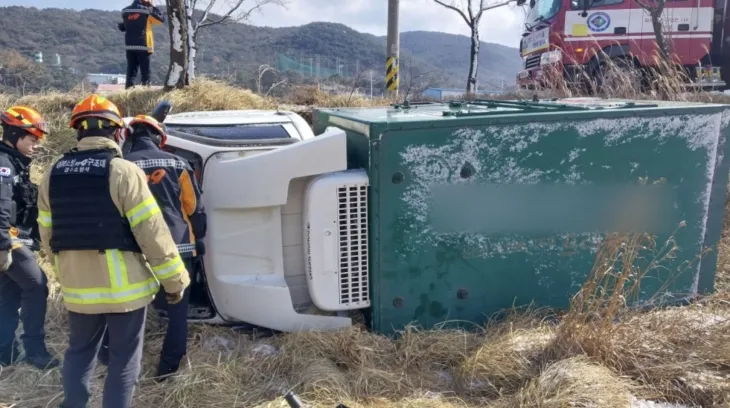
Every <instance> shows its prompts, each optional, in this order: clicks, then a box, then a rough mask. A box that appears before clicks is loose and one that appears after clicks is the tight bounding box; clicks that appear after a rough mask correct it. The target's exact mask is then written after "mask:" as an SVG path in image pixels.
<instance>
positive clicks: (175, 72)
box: [165, 0, 188, 90]
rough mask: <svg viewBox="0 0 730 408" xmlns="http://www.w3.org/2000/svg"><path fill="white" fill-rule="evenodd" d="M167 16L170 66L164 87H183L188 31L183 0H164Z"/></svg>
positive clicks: (169, 88) (186, 69) (186, 68)
mask: <svg viewBox="0 0 730 408" xmlns="http://www.w3.org/2000/svg"><path fill="white" fill-rule="evenodd" d="M166 3H167V18H168V20H169V21H170V24H169V27H170V67H169V68H168V70H167V78H166V79H165V89H166V90H171V89H174V88H183V87H185V85H186V81H185V79H186V74H187V71H188V53H187V51H188V33H187V31H188V30H187V26H186V24H185V21H186V15H185V0H166Z"/></svg>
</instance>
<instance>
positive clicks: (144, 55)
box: [125, 51, 152, 89]
mask: <svg viewBox="0 0 730 408" xmlns="http://www.w3.org/2000/svg"><path fill="white" fill-rule="evenodd" d="M151 56H152V55H151V54H150V53H148V52H147V51H127V83H126V84H125V88H127V89H129V88H131V87H133V86H134V80H135V79H136V78H137V72H138V71H142V85H149V84H150V58H151Z"/></svg>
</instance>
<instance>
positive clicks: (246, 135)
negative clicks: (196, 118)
mask: <svg viewBox="0 0 730 408" xmlns="http://www.w3.org/2000/svg"><path fill="white" fill-rule="evenodd" d="M167 129H168V130H172V131H178V132H183V133H188V134H191V135H196V136H203V137H207V138H212V139H218V140H231V141H240V140H262V139H289V138H291V136H290V135H289V132H287V131H286V129H285V128H284V127H283V126H282V125H280V124H255V125H216V126H204V125H203V126H200V125H199V126H194V125H188V126H185V125H167Z"/></svg>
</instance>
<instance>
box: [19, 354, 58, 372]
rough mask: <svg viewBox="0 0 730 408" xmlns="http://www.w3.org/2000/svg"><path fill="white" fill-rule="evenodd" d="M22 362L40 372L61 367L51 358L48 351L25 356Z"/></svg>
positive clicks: (55, 359) (54, 358) (56, 360)
mask: <svg viewBox="0 0 730 408" xmlns="http://www.w3.org/2000/svg"><path fill="white" fill-rule="evenodd" d="M24 360H25V362H26V363H28V364H30V365H32V366H33V367H35V368H38V369H40V370H51V369H53V368H56V367H58V366H60V365H61V361H59V360H58V359H57V358H56V357H53V356H52V355H51V353H49V352H48V351H45V352H40V353H38V354H34V355H30V356H26V357H25V359H24Z"/></svg>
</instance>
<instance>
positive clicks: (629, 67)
mask: <svg viewBox="0 0 730 408" xmlns="http://www.w3.org/2000/svg"><path fill="white" fill-rule="evenodd" d="M592 77H593V81H594V82H595V90H596V93H597V94H601V95H604V96H610V97H625V98H626V97H628V98H631V97H634V96H636V95H637V94H641V93H642V92H643V91H644V80H643V75H642V72H641V70H640V69H639V67H638V66H637V65H636V63H635V62H634V60H633V59H632V58H630V57H617V58H611V59H609V60H605V61H601V62H600V63H598V64H597V65H596V67H595V69H594V70H593V73H592Z"/></svg>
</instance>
